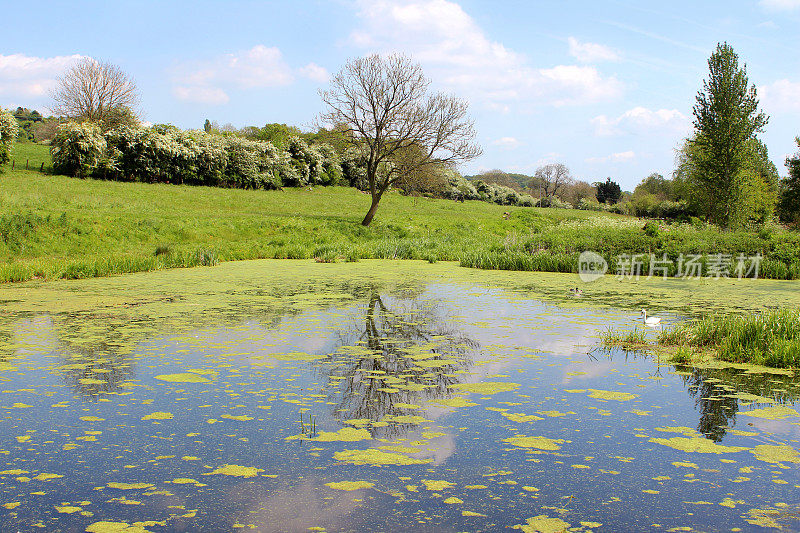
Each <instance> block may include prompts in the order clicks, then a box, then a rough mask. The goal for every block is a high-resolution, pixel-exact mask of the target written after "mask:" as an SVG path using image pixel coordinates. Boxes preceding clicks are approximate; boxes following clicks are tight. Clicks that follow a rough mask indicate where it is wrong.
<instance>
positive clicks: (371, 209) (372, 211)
mask: <svg viewBox="0 0 800 533" xmlns="http://www.w3.org/2000/svg"><path fill="white" fill-rule="evenodd" d="M380 201H381V195H380V193H379V194H376V195H373V197H372V205H370V206H369V211H367V216H365V217H364V220H362V221H361V225H362V226H369V224H370V222H372V218H373V217H374V216H375V211H377V210H378V202H380Z"/></svg>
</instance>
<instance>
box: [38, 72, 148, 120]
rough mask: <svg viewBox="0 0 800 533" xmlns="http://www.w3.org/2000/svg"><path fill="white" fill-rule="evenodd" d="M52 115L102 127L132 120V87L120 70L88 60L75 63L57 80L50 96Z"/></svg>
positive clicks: (135, 92)
mask: <svg viewBox="0 0 800 533" xmlns="http://www.w3.org/2000/svg"><path fill="white" fill-rule="evenodd" d="M51 96H52V98H53V100H54V101H55V105H54V106H53V112H54V113H55V114H56V115H60V116H64V117H68V118H72V119H77V120H85V121H88V122H98V123H100V124H102V125H103V126H105V127H113V126H115V125H117V124H119V123H128V122H131V121H133V120H135V119H136V116H135V108H136V105H137V104H138V102H139V94H138V90H137V89H136V83H135V82H134V81H133V79H131V78H130V77H129V76H128V75H127V74H125V73H124V72H123V71H122V69H120V68H119V67H118V66H116V65H112V64H111V63H108V62H105V61H103V62H99V61H96V60H94V59H92V58H90V57H84V58H81V59H79V60H78V61H77V62H76V63H75V64H74V65H72V66H71V67H70V68H69V69H67V71H66V72H64V74H62V75H61V76H60V77H59V78H58V85H57V86H56V88H55V89H54V90H53V92H52V94H51Z"/></svg>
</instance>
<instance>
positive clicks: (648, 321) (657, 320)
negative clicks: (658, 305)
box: [640, 309, 661, 328]
mask: <svg viewBox="0 0 800 533" xmlns="http://www.w3.org/2000/svg"><path fill="white" fill-rule="evenodd" d="M640 318H642V319H643V320H644V325H645V326H649V327H653V328H654V327H656V326H660V325H661V317H660V316H651V317H648V316H647V311H646V310H644V309H642V316H641V317H640Z"/></svg>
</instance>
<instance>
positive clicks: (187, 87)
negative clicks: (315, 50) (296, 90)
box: [173, 44, 294, 104]
mask: <svg viewBox="0 0 800 533" xmlns="http://www.w3.org/2000/svg"><path fill="white" fill-rule="evenodd" d="M176 71H177V74H176V76H175V77H174V80H173V81H174V83H175V88H174V89H173V94H174V95H175V96H176V97H177V98H179V99H182V100H188V101H193V102H201V103H207V104H222V103H226V102H227V101H228V100H229V97H228V95H227V92H226V90H225V89H229V88H237V89H261V88H265V87H279V86H284V85H289V84H290V83H292V82H293V81H294V76H293V74H292V69H291V68H290V67H289V65H288V64H287V63H286V61H284V59H283V55H282V54H281V51H280V50H279V49H278V48H276V47H267V46H264V45H261V44H259V45H256V46H254V47H253V48H251V49H249V50H242V51H239V52H235V53H231V54H224V55H221V56H217V57H215V58H212V59H209V60H206V61H194V62H190V63H185V64H182V65H179V66H178V67H177V68H176Z"/></svg>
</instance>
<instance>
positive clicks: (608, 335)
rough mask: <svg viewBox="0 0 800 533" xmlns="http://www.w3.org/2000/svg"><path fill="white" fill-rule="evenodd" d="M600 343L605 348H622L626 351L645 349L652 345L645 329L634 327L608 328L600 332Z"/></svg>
mask: <svg viewBox="0 0 800 533" xmlns="http://www.w3.org/2000/svg"><path fill="white" fill-rule="evenodd" d="M600 344H601V346H603V347H604V348H620V349H622V350H624V351H626V352H633V351H640V350H645V349H647V348H649V347H650V343H649V342H648V341H647V336H646V335H645V332H644V330H641V329H639V328H634V329H633V330H632V331H622V330H615V329H611V328H608V329H606V330H605V331H604V332H603V333H601V334H600Z"/></svg>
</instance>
